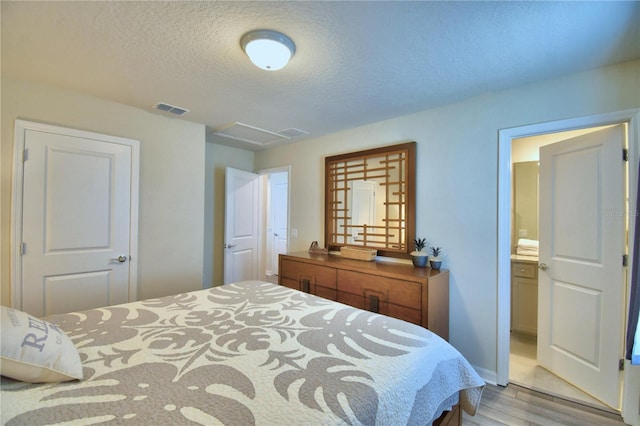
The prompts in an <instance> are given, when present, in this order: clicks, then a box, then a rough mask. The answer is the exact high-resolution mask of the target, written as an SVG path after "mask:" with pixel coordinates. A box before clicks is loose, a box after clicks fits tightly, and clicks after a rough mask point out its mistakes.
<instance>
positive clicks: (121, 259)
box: [111, 256, 127, 263]
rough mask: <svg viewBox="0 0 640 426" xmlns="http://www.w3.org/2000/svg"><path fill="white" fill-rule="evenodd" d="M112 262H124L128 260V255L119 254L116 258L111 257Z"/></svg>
mask: <svg viewBox="0 0 640 426" xmlns="http://www.w3.org/2000/svg"><path fill="white" fill-rule="evenodd" d="M111 261H112V262H120V263H124V262H126V261H127V256H118V257H116V258H115V259H111Z"/></svg>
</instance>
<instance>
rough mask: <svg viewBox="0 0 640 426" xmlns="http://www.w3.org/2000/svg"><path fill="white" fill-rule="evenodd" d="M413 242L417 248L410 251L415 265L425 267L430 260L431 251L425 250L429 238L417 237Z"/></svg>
mask: <svg viewBox="0 0 640 426" xmlns="http://www.w3.org/2000/svg"><path fill="white" fill-rule="evenodd" d="M413 242H414V245H415V250H414V251H412V252H411V253H410V254H411V261H412V262H413V266H415V267H416V268H424V267H426V266H427V260H429V253H428V252H427V251H426V250H425V247H426V246H427V240H426V239H425V238H416V239H415V240H413Z"/></svg>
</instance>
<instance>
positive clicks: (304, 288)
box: [302, 278, 311, 293]
mask: <svg viewBox="0 0 640 426" xmlns="http://www.w3.org/2000/svg"><path fill="white" fill-rule="evenodd" d="M310 287H311V284H310V283H309V280H308V279H306V278H305V279H303V280H302V291H304V292H305V293H309V288H310Z"/></svg>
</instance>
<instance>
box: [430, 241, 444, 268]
mask: <svg viewBox="0 0 640 426" xmlns="http://www.w3.org/2000/svg"><path fill="white" fill-rule="evenodd" d="M441 251H442V249H441V248H440V247H431V256H432V257H431V261H430V263H431V269H435V270H436V271H438V270H440V266H441V265H442V260H440V253H441Z"/></svg>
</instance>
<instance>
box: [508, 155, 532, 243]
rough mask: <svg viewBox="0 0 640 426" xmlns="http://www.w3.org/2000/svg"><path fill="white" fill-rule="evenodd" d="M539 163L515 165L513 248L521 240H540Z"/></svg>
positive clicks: (525, 162)
mask: <svg viewBox="0 0 640 426" xmlns="http://www.w3.org/2000/svg"><path fill="white" fill-rule="evenodd" d="M538 179H539V166H538V162H537V161H524V162H518V163H513V210H512V211H513V220H512V222H511V223H513V232H512V247H514V251H515V246H516V245H517V243H518V239H519V238H527V239H531V240H537V239H538Z"/></svg>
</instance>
